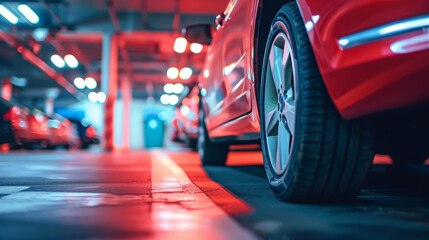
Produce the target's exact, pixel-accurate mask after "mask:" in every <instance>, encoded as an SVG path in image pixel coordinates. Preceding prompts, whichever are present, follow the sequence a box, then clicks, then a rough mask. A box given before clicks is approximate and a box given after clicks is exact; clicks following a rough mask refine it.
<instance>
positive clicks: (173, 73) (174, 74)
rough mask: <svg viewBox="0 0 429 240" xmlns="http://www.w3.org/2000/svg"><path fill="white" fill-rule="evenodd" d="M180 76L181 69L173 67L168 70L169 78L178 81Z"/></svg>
mask: <svg viewBox="0 0 429 240" xmlns="http://www.w3.org/2000/svg"><path fill="white" fill-rule="evenodd" d="M177 76H179V69H177V68H175V67H171V68H169V69H168V70H167V77H168V78H169V79H176V78H177Z"/></svg>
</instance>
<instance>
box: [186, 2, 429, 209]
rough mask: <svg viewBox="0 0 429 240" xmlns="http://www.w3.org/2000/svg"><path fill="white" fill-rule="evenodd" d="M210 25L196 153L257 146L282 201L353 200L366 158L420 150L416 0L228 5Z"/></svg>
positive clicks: (424, 64) (196, 37)
mask: <svg viewBox="0 0 429 240" xmlns="http://www.w3.org/2000/svg"><path fill="white" fill-rule="evenodd" d="M216 24H217V26H216V30H214V29H213V28H212V27H211V26H210V25H194V26H190V27H188V28H186V29H184V31H183V35H184V37H185V38H187V40H188V41H189V42H198V43H202V44H211V45H210V47H209V49H208V52H207V56H206V60H205V65H204V68H203V69H202V73H201V75H200V76H199V86H200V95H201V101H200V103H201V104H200V110H199V119H200V124H199V132H200V134H199V139H198V151H199V154H200V157H201V160H202V162H203V164H206V165H216V164H224V163H225V160H226V157H227V154H228V151H229V145H231V144H242V143H247V142H249V143H253V142H255V141H259V140H260V141H261V148H262V151H263V156H264V164H265V170H266V175H267V178H268V181H269V183H270V186H271V189H272V191H273V192H274V194H275V195H276V196H277V197H278V198H280V199H282V200H285V201H296V202H308V201H331V200H338V199H347V198H351V197H354V196H356V195H357V194H358V193H359V191H360V189H361V186H362V184H363V182H364V179H365V176H366V174H367V172H368V170H369V168H370V166H371V164H372V160H373V157H374V153H389V154H390V155H391V156H392V158H393V159H394V161H395V162H398V163H399V162H406V161H416V162H423V161H424V160H425V159H426V158H427V156H428V150H429V148H428V146H429V143H428V140H427V139H428V138H427V136H428V135H429V131H428V123H429V119H428V115H429V114H428V109H429V108H428V101H429V81H428V76H429V60H428V59H429V34H428V31H427V30H428V29H429V4H428V1H427V0H415V1H412V3H410V2H409V1H407V0H396V1H389V2H388V3H386V1H381V0H373V1H346V0H337V1H331V2H330V3H329V4H327V3H326V2H324V1H318V0H298V1H268V0H254V1H245V0H232V1H231V2H230V3H229V5H228V6H227V8H226V10H225V12H224V13H222V14H220V15H219V16H218V17H217V18H216Z"/></svg>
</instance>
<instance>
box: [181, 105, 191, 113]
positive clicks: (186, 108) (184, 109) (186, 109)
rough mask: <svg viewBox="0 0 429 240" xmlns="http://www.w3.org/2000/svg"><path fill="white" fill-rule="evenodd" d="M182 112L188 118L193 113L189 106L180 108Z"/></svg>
mask: <svg viewBox="0 0 429 240" xmlns="http://www.w3.org/2000/svg"><path fill="white" fill-rule="evenodd" d="M180 112H181V113H182V114H183V115H184V116H187V115H188V114H189V113H190V112H191V109H190V108H189V107H188V106H185V105H183V106H181V107H180Z"/></svg>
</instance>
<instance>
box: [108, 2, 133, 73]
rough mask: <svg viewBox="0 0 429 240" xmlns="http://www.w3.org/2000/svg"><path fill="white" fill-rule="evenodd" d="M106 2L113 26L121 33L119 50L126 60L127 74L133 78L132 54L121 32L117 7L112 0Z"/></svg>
mask: <svg viewBox="0 0 429 240" xmlns="http://www.w3.org/2000/svg"><path fill="white" fill-rule="evenodd" d="M104 3H105V4H106V7H107V9H108V10H109V15H110V19H111V20H112V24H113V28H114V29H115V32H116V33H117V34H119V51H120V54H121V57H122V59H123V60H124V62H125V71H126V74H127V75H128V78H129V79H131V76H132V71H133V70H132V67H131V63H130V56H129V54H128V51H127V48H126V45H127V43H126V41H125V39H124V37H123V35H122V34H120V32H121V29H120V27H119V21H118V16H117V15H116V11H115V8H114V7H113V3H112V1H111V0H104Z"/></svg>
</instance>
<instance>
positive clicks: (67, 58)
mask: <svg viewBox="0 0 429 240" xmlns="http://www.w3.org/2000/svg"><path fill="white" fill-rule="evenodd" d="M64 61H66V63H67V65H69V67H71V68H76V67H77V66H79V62H78V61H77V59H76V58H75V57H74V56H73V55H71V54H67V55H66V56H65V57H64Z"/></svg>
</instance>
